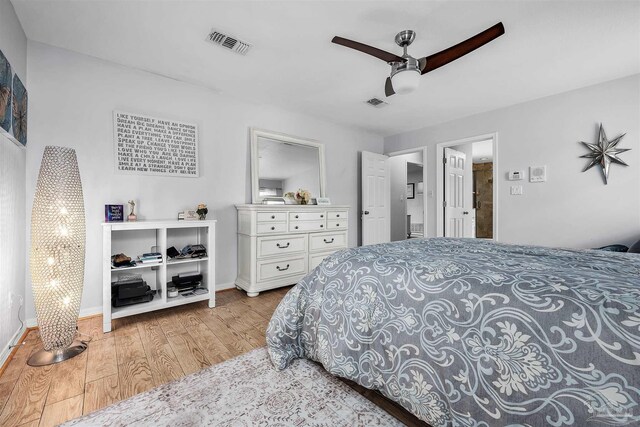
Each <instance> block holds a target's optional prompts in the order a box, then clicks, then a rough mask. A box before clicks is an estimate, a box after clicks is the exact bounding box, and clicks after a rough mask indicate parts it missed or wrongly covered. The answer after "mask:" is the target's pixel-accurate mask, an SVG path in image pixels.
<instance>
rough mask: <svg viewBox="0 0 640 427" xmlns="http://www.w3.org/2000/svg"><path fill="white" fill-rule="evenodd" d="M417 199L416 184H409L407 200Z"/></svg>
mask: <svg viewBox="0 0 640 427" xmlns="http://www.w3.org/2000/svg"><path fill="white" fill-rule="evenodd" d="M415 198H416V184H415V183H413V182H410V183H408V184H407V200H408V199H415Z"/></svg>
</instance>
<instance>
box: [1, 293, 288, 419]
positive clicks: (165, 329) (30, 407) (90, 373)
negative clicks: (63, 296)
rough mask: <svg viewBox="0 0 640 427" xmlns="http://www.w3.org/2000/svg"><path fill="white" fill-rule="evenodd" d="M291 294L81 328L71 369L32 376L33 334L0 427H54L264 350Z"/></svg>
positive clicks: (15, 369) (13, 366) (14, 367)
mask: <svg viewBox="0 0 640 427" xmlns="http://www.w3.org/2000/svg"><path fill="white" fill-rule="evenodd" d="M288 290H289V288H283V289H277V290H274V291H270V292H263V293H261V294H260V296H258V297H257V298H248V297H246V295H245V294H244V293H242V292H239V291H236V290H231V291H224V292H219V293H218V294H216V307H215V308H213V309H210V308H208V307H207V305H206V302H202V303H194V304H189V305H184V306H180V307H175V308H172V309H167V310H162V311H157V312H154V313H145V314H141V315H138V316H133V317H128V318H124V319H118V320H115V321H114V330H113V332H111V333H108V334H103V333H102V317H101V316H96V317H92V318H88V319H83V320H80V321H79V322H78V327H79V330H80V332H82V333H84V334H87V335H90V336H91V339H92V341H91V343H90V344H89V348H88V350H86V351H85V352H84V353H83V354H81V355H80V356H77V357H75V358H73V359H70V360H68V361H66V362H63V363H60V364H57V365H52V366H46V367H40V368H34V367H30V366H28V365H27V363H26V362H27V359H28V358H29V356H30V355H31V354H32V353H33V352H34V351H36V350H38V349H39V346H40V339H39V337H38V332H37V330H35V331H31V332H30V333H29V334H28V335H27V337H26V338H25V341H24V344H23V345H22V346H20V348H19V349H18V350H17V352H16V353H15V355H14V357H13V359H12V360H11V362H10V363H9V365H8V366H7V369H6V370H5V372H4V373H3V374H2V376H1V377H0V426H3V427H4V426H7V427H8V426H38V425H39V426H53V425H57V424H59V423H62V422H64V421H67V420H69V419H72V418H76V417H78V416H81V415H83V414H87V413H89V412H92V411H95V410H97V409H100V408H103V407H105V406H108V405H111V404H113V403H115V402H117V401H119V400H122V399H126V398H129V397H131V396H133V395H135V394H138V393H142V392H144V391H146V390H149V389H151V388H153V387H156V386H159V385H161V384H164V383H166V382H169V381H173V380H175V379H178V378H180V377H182V376H184V375H186V374H190V373H192V372H196V371H199V370H200V369H202V368H206V367H207V366H210V365H212V364H215V363H219V362H222V361H224V360H227V359H230V358H232V357H235V356H238V355H240V354H242V353H246V352H247V351H249V350H252V349H254V348H257V347H262V346H264V345H265V331H266V328H267V325H268V323H269V319H270V318H271V315H272V313H273V311H274V310H275V308H276V306H277V305H278V303H279V302H280V300H281V299H282V297H283V296H284V294H285V293H286V292H287V291H288Z"/></svg>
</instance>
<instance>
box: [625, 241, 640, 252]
mask: <svg viewBox="0 0 640 427" xmlns="http://www.w3.org/2000/svg"><path fill="white" fill-rule="evenodd" d="M628 252H631V253H633V254H640V240H638V241H637V242H635V243H634V244H633V246H631V247H630V248H629V251H628Z"/></svg>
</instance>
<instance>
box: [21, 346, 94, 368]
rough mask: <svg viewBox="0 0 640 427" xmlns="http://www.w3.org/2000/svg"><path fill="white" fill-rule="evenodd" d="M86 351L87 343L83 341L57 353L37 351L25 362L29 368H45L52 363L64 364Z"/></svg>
mask: <svg viewBox="0 0 640 427" xmlns="http://www.w3.org/2000/svg"><path fill="white" fill-rule="evenodd" d="M86 349H87V343H85V342H83V341H78V340H76V341H74V342H72V343H71V345H70V346H69V347H67V348H65V349H62V350H57V351H46V350H44V349H42V350H40V351H37V352H35V353H33V354H32V355H31V357H30V358H29V360H28V361H27V365H29V366H46V365H53V364H54V363H60V362H64V361H65V360H69V359H71V358H72V357H74V356H77V355H79V354H80V353H82V352H83V351H85V350H86Z"/></svg>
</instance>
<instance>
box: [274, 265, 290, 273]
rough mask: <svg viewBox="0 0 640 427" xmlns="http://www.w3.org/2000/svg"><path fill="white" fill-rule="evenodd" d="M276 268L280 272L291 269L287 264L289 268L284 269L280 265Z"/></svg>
mask: <svg viewBox="0 0 640 427" xmlns="http://www.w3.org/2000/svg"><path fill="white" fill-rule="evenodd" d="M276 268H277V269H278V271H285V270H288V269H289V264H287V266H286V267H285V268H282V267H280V266H279V265H276Z"/></svg>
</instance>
